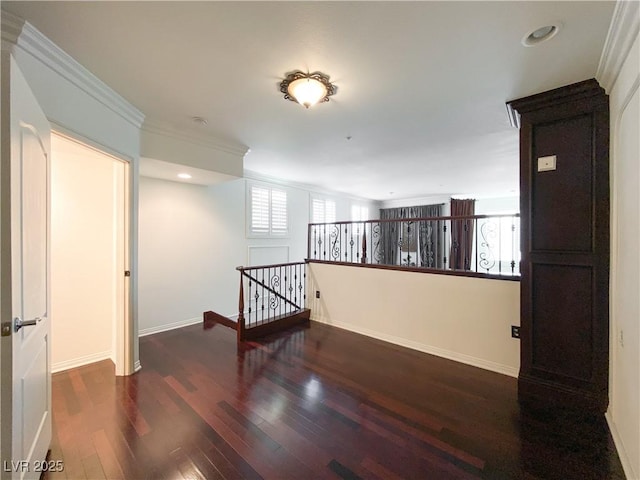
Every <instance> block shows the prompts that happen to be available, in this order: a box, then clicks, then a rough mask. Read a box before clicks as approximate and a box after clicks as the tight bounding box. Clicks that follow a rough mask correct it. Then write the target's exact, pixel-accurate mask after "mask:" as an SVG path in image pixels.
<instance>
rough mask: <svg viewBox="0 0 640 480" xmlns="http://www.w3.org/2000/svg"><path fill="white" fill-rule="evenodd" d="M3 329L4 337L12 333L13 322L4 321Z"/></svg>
mask: <svg viewBox="0 0 640 480" xmlns="http://www.w3.org/2000/svg"><path fill="white" fill-rule="evenodd" d="M0 328H1V331H2V335H0V336H2V337H8V336H10V335H11V322H2V327H0Z"/></svg>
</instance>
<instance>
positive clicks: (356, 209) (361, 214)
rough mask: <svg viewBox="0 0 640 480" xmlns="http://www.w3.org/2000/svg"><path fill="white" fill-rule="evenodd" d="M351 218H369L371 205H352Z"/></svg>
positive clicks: (358, 220) (361, 219) (359, 219)
mask: <svg viewBox="0 0 640 480" xmlns="http://www.w3.org/2000/svg"><path fill="white" fill-rule="evenodd" d="M351 220H352V221H354V222H364V221H365V220H369V207H363V206H362V205H351Z"/></svg>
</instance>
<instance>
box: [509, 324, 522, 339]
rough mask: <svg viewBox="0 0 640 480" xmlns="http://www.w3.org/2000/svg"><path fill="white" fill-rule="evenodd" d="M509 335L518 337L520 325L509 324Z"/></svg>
mask: <svg viewBox="0 0 640 480" xmlns="http://www.w3.org/2000/svg"><path fill="white" fill-rule="evenodd" d="M511 336H512V337H513V338H520V327H519V326H517V325H511Z"/></svg>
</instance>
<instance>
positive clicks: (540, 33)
mask: <svg viewBox="0 0 640 480" xmlns="http://www.w3.org/2000/svg"><path fill="white" fill-rule="evenodd" d="M560 26H561V24H560V22H556V23H553V24H551V25H545V26H544V27H538V28H536V29H535V30H532V31H530V32H529V33H527V34H526V35H525V36H524V37H523V38H522V44H523V45H524V46H525V47H534V46H536V45H540V44H541V43H542V42H546V41H547V40H551V39H552V38H553V37H555V36H556V35H557V33H558V31H559V30H560Z"/></svg>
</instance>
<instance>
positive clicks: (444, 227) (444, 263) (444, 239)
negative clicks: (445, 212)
mask: <svg viewBox="0 0 640 480" xmlns="http://www.w3.org/2000/svg"><path fill="white" fill-rule="evenodd" d="M442 247H443V248H442V249H443V251H444V258H443V259H442V268H444V269H446V268H447V221H446V220H444V223H443V224H442Z"/></svg>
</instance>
